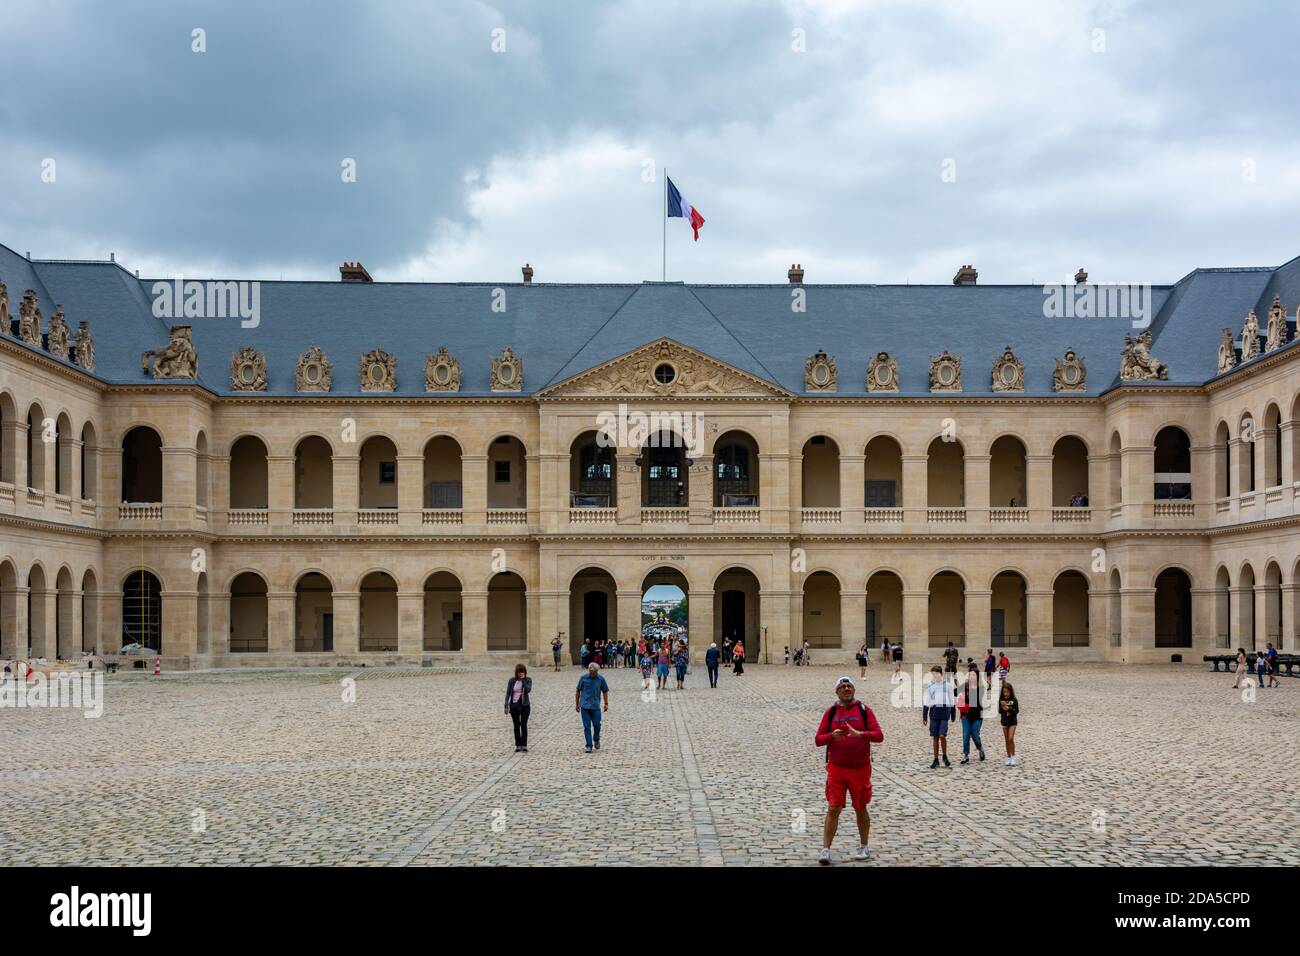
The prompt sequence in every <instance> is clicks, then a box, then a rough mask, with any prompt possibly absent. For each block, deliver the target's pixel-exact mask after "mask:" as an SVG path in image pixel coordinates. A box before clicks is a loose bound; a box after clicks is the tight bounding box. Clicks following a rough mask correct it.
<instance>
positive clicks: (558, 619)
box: [528, 590, 571, 667]
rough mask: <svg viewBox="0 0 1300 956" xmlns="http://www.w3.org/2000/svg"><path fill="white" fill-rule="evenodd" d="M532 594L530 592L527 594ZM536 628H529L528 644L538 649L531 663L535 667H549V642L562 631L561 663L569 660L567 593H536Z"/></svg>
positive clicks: (551, 591)
mask: <svg viewBox="0 0 1300 956" xmlns="http://www.w3.org/2000/svg"><path fill="white" fill-rule="evenodd" d="M528 593H529V594H532V593H533V592H532V591H529V592H528ZM536 593H537V619H536V620H537V626H536V627H533V628H529V630H528V642H529V644H530V645H535V646H536V647H537V648H538V649H537V651H536V652H535V653H534V656H533V660H532V663H533V664H534V665H535V666H537V667H542V666H550V665H551V662H552V661H551V641H553V640H554V639H555V636H556V635H557V634H558V633H559V632H560V631H564V644H563V647H561V649H560V660H561V662H567V661H568V659H569V638H570V637H571V635H570V634H569V592H568V591H556V590H548V591H541V590H539V591H537V592H536Z"/></svg>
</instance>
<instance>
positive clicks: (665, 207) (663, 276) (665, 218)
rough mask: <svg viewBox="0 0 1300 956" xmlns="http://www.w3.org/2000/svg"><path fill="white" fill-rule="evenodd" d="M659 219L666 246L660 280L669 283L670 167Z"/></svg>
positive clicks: (665, 177)
mask: <svg viewBox="0 0 1300 956" xmlns="http://www.w3.org/2000/svg"><path fill="white" fill-rule="evenodd" d="M659 218H660V219H662V220H663V227H664V246H663V252H664V261H663V272H662V273H661V274H660V279H661V280H662V281H664V282H667V281H668V167H667V166H665V167H664V201H663V204H662V205H661V206H660V207H659Z"/></svg>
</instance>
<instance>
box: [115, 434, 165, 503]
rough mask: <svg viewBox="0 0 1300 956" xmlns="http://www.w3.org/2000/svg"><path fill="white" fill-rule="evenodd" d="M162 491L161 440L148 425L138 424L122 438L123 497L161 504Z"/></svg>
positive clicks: (128, 500) (131, 500)
mask: <svg viewBox="0 0 1300 956" xmlns="http://www.w3.org/2000/svg"><path fill="white" fill-rule="evenodd" d="M162 493H163V480H162V439H161V438H159V437H158V433H157V432H156V431H154V430H153V429H152V428H150V427H148V426H147V425H138V426H136V427H135V428H132V429H131V430H130V431H129V432H127V433H126V435H125V436H124V437H123V438H122V500H123V501H125V502H126V503H127V504H159V503H161V502H162Z"/></svg>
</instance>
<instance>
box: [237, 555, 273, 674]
mask: <svg viewBox="0 0 1300 956" xmlns="http://www.w3.org/2000/svg"><path fill="white" fill-rule="evenodd" d="M266 620H267V618H266V581H264V580H263V579H262V576H261V575H259V574H254V573H253V572H252V571H244V572H243V573H242V574H239V575H237V576H236V577H235V579H234V580H233V581H231V582H230V653H232V654H265V653H266V651H267V633H266Z"/></svg>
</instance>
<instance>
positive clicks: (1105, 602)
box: [1088, 499, 1110, 654]
mask: <svg viewBox="0 0 1300 956" xmlns="http://www.w3.org/2000/svg"><path fill="white" fill-rule="evenodd" d="M1089 500H1091V499H1089ZM1088 646H1089V647H1090V648H1091V649H1092V650H1093V651H1094V652H1097V651H1100V653H1102V654H1105V653H1106V648H1107V647H1109V646H1110V592H1109V591H1108V590H1107V587H1106V585H1105V584H1102V586H1100V587H1094V586H1093V582H1092V581H1089V582H1088Z"/></svg>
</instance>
